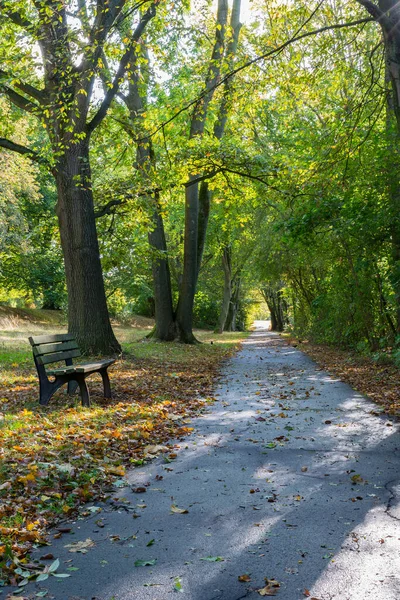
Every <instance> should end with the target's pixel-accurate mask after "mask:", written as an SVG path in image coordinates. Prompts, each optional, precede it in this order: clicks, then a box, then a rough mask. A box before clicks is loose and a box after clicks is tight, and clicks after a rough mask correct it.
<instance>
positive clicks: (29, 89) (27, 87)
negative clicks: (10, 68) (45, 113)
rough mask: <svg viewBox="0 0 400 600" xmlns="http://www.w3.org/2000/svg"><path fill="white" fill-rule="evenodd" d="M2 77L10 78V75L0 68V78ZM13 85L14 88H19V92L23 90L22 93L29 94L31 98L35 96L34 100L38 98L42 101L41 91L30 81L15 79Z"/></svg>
mask: <svg viewBox="0 0 400 600" xmlns="http://www.w3.org/2000/svg"><path fill="white" fill-rule="evenodd" d="M2 77H4V78H7V79H10V78H11V77H12V76H11V75H10V74H9V73H7V72H6V71H3V70H2V69H0V78H2ZM14 85H15V87H16V88H18V89H19V90H21V92H23V93H24V94H27V95H28V96H31V98H35V100H38V101H39V102H40V103H42V102H43V99H44V96H43V91H41V90H38V89H37V88H35V87H34V86H33V85H31V84H30V83H25V82H23V81H20V80H17V81H16V82H15V83H14Z"/></svg>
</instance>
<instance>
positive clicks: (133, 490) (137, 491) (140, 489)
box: [132, 486, 147, 494]
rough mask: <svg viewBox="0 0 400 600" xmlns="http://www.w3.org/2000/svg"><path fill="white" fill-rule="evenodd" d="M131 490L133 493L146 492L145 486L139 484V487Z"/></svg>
mask: <svg viewBox="0 0 400 600" xmlns="http://www.w3.org/2000/svg"><path fill="white" fill-rule="evenodd" d="M132 492H133V493H134V494H144V493H145V492H147V490H146V488H145V487H142V486H140V487H136V488H132Z"/></svg>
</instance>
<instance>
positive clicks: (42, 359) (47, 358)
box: [37, 350, 81, 365]
mask: <svg viewBox="0 0 400 600" xmlns="http://www.w3.org/2000/svg"><path fill="white" fill-rule="evenodd" d="M80 355H81V353H80V351H79V350H67V351H66V352H54V353H53V354H45V355H44V356H38V357H37V361H38V362H39V363H41V364H42V365H48V364H50V363H53V362H58V361H59V360H66V359H67V358H77V357H78V356H80Z"/></svg>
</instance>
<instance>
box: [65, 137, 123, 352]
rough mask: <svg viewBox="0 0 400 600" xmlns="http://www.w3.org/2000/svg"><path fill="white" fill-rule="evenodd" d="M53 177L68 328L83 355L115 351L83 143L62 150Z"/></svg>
mask: <svg viewBox="0 0 400 600" xmlns="http://www.w3.org/2000/svg"><path fill="white" fill-rule="evenodd" d="M55 177H56V184H57V191H58V202H57V215H58V221H59V226H60V234H61V245H62V249H63V253H64V263H65V274H66V280H67V290H68V330H69V332H70V333H72V334H73V335H74V336H75V337H76V339H77V341H78V343H79V346H80V348H81V350H82V352H84V353H85V354H113V353H116V352H120V351H121V347H120V345H119V343H118V341H117V339H116V338H115V336H114V333H113V330H112V328H111V324H110V319H109V314H108V309H107V302H106V295H105V290H104V281H103V274H102V269H101V263H100V252H99V245H98V240H97V232H96V224H95V216H94V209H93V195H92V189H91V181H90V166H89V148H88V144H87V143H83V144H76V145H73V146H71V147H70V148H69V149H68V150H67V151H66V152H65V154H64V156H63V157H62V158H61V159H60V161H59V165H58V169H57V172H56V175H55Z"/></svg>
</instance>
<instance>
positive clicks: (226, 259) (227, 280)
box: [216, 246, 232, 333]
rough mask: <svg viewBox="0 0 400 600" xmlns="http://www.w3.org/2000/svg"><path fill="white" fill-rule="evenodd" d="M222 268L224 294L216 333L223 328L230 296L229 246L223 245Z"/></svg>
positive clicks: (220, 331)
mask: <svg viewBox="0 0 400 600" xmlns="http://www.w3.org/2000/svg"><path fill="white" fill-rule="evenodd" d="M222 268H223V270H224V294H223V298H222V305H221V311H220V315H219V320H218V327H217V328H216V333H222V332H223V331H224V329H225V324H226V320H227V317H228V313H229V306H230V303H231V296H232V269H231V253H230V248H229V247H228V246H225V248H224V249H223V253H222Z"/></svg>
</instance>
